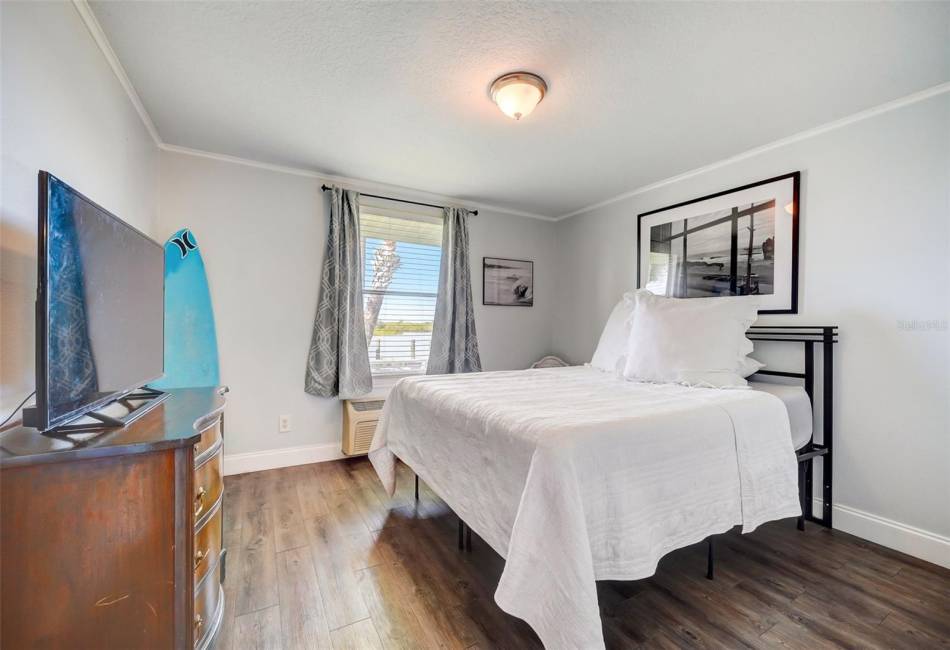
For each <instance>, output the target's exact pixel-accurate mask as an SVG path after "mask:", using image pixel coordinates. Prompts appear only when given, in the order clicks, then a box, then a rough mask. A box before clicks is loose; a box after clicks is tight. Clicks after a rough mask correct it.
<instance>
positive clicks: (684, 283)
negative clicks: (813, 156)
mask: <svg viewBox="0 0 950 650" xmlns="http://www.w3.org/2000/svg"><path fill="white" fill-rule="evenodd" d="M799 178H800V173H799V172H792V173H791V174H785V175H784V176H777V177H775V178H769V179H767V180H764V181H759V182H757V183H751V184H749V185H743V186H742V187H737V188H734V189H731V190H725V191H724V192H717V193H716V194H710V195H709V196H704V197H700V198H698V199H693V200H691V201H684V202H683V203H677V204H676V205H671V206H668V207H665V208H660V209H658V210H652V211H650V212H644V213H643V214H641V215H639V250H638V265H637V280H638V282H637V285H638V286H639V287H640V288H643V289H649V290H650V291H652V292H653V293H655V294H657V295H659V296H672V297H674V298H711V297H717V296H750V300H751V299H753V298H752V297H753V296H754V299H755V300H758V301H759V313H760V314H797V313H798V186H799Z"/></svg>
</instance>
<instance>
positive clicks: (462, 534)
mask: <svg viewBox="0 0 950 650" xmlns="http://www.w3.org/2000/svg"><path fill="white" fill-rule="evenodd" d="M464 548H465V523H464V522H463V521H462V518H461V517H459V550H460V551H461V550H462V549H464Z"/></svg>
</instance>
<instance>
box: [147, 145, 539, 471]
mask: <svg viewBox="0 0 950 650" xmlns="http://www.w3.org/2000/svg"><path fill="white" fill-rule="evenodd" d="M320 185H321V181H320V180H318V179H315V178H309V177H306V176H298V175H293V174H287V173H281V172H275V171H270V170H266V169H259V168H255V167H249V166H245V165H240V164H234V163H230V162H222V161H217V160H211V159H207V158H200V157H195V156H191V155H185V154H179V153H171V152H162V155H161V191H160V194H161V208H160V216H159V221H158V230H159V232H160V234H161V236H162V237H166V236H167V235H169V234H171V233H172V232H174V231H175V230H177V229H178V228H182V227H185V226H188V227H189V228H191V229H192V231H193V232H194V233H195V235H196V237H197V239H198V242H199V244H200V246H201V249H202V251H203V257H204V260H205V264H206V267H207V273H208V281H209V284H210V286H211V298H212V301H213V303H214V310H215V319H216V323H217V331H218V347H219V353H220V359H221V381H222V382H223V383H225V384H228V386H230V388H231V391H232V392H231V394H230V395H229V402H228V425H227V426H228V435H227V437H226V441H225V452H226V453H227V454H228V455H233V454H241V453H248V452H257V451H267V450H276V449H282V448H288V447H300V446H309V445H318V444H325V443H339V441H340V432H341V423H340V417H341V406H340V402H339V400H337V399H322V398H319V397H314V396H312V395H308V394H306V393H304V391H303V380H304V369H305V361H306V355H307V350H308V347H309V345H310V333H311V327H312V325H313V317H314V313H315V310H316V306H317V297H318V293H319V284H320V273H321V265H322V263H323V256H324V247H325V245H326V243H325V242H326V230H327V221H326V220H327V214H326V209H327V206H326V200H325V198H324V195H323V193H322V192H321V191H320ZM554 232H555V228H554V224H553V223H550V222H545V221H539V220H536V219H526V218H522V217H513V216H510V215H504V214H493V213H490V212H487V211H480V212H479V215H478V216H477V217H473V218H472V220H471V222H470V234H471V255H472V259H473V267H472V282H473V284H474V286H475V303H476V306H475V310H476V324H477V328H478V334H479V347H480V350H481V355H482V364H483V366H484V367H485V369H488V370H496V369H511V368H526V367H528V366H529V365H530V364H531V363H533V362H534V361H536V360H537V359H538V358H540V357H541V356H543V355H545V354H547V353H549V352H550V349H551V328H550V323H551V321H552V320H553V315H554V307H555V304H556V293H555V283H554V275H555V269H554V256H553V253H554ZM484 255H489V256H500V257H513V258H518V259H529V260H534V262H535V276H536V278H537V279H536V286H537V292H536V296H535V306H534V307H533V308H530V309H527V308H518V307H485V306H482V305H481V295H482V293H481V283H482V276H481V258H482V256H484ZM281 414H290V415H291V416H292V417H293V430H292V431H290V432H288V433H278V432H277V420H278V416H279V415H281Z"/></svg>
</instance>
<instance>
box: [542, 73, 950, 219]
mask: <svg viewBox="0 0 950 650" xmlns="http://www.w3.org/2000/svg"><path fill="white" fill-rule="evenodd" d="M947 92H950V82H947V83H942V84H938V85H936V86H931V87H930V88H927V89H925V90H921V91H919V92H916V93H912V94H910V95H906V96H904V97H901V98H899V99H895V100H892V101H889V102H885V103H884V104H880V105H878V106H874V107H873V108H868V109H865V110H863V111H859V112H857V113H854V114H853V115H849V116H848V117H844V118H841V119H838V120H834V121H832V122H828V123H826V124H822V125H821V126H816V127H813V128H811V129H807V130H805V131H801V132H799V133H796V134H794V135H790V136H788V137H785V138H781V139H779V140H775V141H773V142H770V143H768V144H764V145H762V146H759V147H755V148H753V149H749V150H747V151H743V152H742V153H738V154H736V155H734V156H729V157H728V158H723V159H722V160H718V161H716V162H714V163H710V164H708V165H703V166H702V167H697V168H696V169H692V170H690V171H688V172H683V173H682V174H677V175H676V176H670V177H669V178H666V179H663V180H661V181H657V182H655V183H650V184H649V185H644V186H642V187H638V188H637V189H635V190H630V191H629V192H624V193H623V194H618V195H617V196H614V197H611V198H609V199H607V200H605V201H600V202H598V203H593V204H591V205H588V206H586V207H583V208H580V209H579V210H574V211H573V212H568V213H567V214H562V215H561V216H559V217H556V218H555V219H554V220H555V221H563V220H564V219H570V218H571V217H576V216H577V215H580V214H584V213H585V212H590V211H591V210H596V209H597V208H602V207H604V206H605V205H610V204H612V203H616V202H618V201H623V200H624V199H629V198H631V197H634V196H637V195H639V194H645V193H646V192H650V191H652V190H655V189H659V188H661V187H665V186H667V185H672V184H673V183H678V182H680V181H683V180H686V179H687V178H692V177H694V176H699V175H700V174H705V173H706V172H710V171H713V170H714V169H719V168H720V167H725V166H727V165H731V164H733V163H736V162H739V161H740V160H746V159H748V158H753V157H755V156H758V155H760V154H763V153H765V152H767V151H772V150H773V149H779V148H781V147H784V146H787V145H790V144H792V143H795V142H799V141H801V140H807V139H808V138H813V137H815V136H816V135H821V134H822V133H827V132H829V131H834V130H836V129H840V128H842V127H845V126H848V125H850V124H854V123H855V122H861V121H862V120H866V119H868V118H871V117H875V116H877V115H881V114H882V113H887V112H890V111H893V110H896V109H898V108H903V107H904V106H910V105H911V104H916V103H917V102H922V101H924V100H927V99H930V98H932V97H936V96H938V95H942V94H944V93H947Z"/></svg>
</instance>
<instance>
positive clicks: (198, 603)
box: [193, 563, 224, 648]
mask: <svg viewBox="0 0 950 650" xmlns="http://www.w3.org/2000/svg"><path fill="white" fill-rule="evenodd" d="M223 605H224V591H223V590H222V589H221V564H220V563H218V564H216V565H214V567H212V569H211V571H209V572H208V574H207V575H206V576H205V577H204V579H203V580H202V581H201V582H200V583H198V586H197V587H196V588H195V618H194V622H193V624H194V633H195V647H196V648H204V647H206V646H207V642H208V639H209V635H211V634H214V633H215V631H216V630H217V628H218V626H219V625H220V622H221V615H222V613H223V609H222V608H223Z"/></svg>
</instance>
